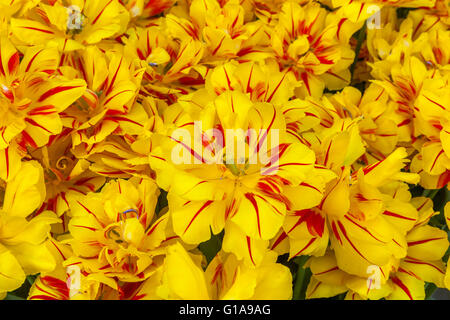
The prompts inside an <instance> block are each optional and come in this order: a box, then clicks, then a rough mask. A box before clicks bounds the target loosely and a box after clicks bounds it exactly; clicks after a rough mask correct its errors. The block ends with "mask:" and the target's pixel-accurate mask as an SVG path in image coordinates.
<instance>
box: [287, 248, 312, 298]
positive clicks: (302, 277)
mask: <svg viewBox="0 0 450 320" xmlns="http://www.w3.org/2000/svg"><path fill="white" fill-rule="evenodd" d="M308 259H309V256H301V257H297V258H295V262H296V263H297V264H298V270H297V273H296V274H295V284H294V292H293V295H292V300H305V297H306V288H307V287H308V283H309V280H310V278H311V270H310V269H309V268H307V269H305V268H304V265H305V263H306V261H308Z"/></svg>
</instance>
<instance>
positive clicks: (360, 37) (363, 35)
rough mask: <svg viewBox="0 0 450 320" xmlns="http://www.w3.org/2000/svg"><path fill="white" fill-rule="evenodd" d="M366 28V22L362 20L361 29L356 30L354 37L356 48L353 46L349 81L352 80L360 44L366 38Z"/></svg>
mask: <svg viewBox="0 0 450 320" xmlns="http://www.w3.org/2000/svg"><path fill="white" fill-rule="evenodd" d="M366 28H367V23H366V22H364V25H363V27H362V28H361V29H359V31H358V36H357V38H356V39H357V40H358V42H357V43H356V48H355V60H353V63H352V65H351V67H350V73H351V74H352V77H351V80H350V82H352V81H353V73H354V72H355V67H356V63H357V62H358V57H359V52H360V51H361V47H362V44H363V43H364V40H365V39H366Z"/></svg>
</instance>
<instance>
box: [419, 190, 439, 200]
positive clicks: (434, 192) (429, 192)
mask: <svg viewBox="0 0 450 320" xmlns="http://www.w3.org/2000/svg"><path fill="white" fill-rule="evenodd" d="M439 191H441V189H433V190H424V191H423V195H424V197H427V198H430V199H433V198H434V197H435V196H436V195H437V194H438V192H439Z"/></svg>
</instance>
